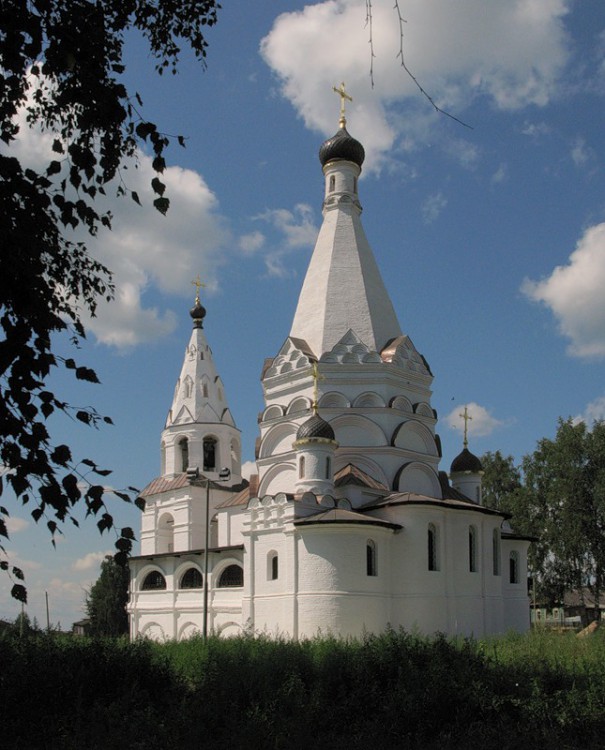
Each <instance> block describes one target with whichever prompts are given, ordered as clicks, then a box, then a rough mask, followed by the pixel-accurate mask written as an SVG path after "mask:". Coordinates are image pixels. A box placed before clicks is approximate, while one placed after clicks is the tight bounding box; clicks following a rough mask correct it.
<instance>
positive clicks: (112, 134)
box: [0, 0, 219, 601]
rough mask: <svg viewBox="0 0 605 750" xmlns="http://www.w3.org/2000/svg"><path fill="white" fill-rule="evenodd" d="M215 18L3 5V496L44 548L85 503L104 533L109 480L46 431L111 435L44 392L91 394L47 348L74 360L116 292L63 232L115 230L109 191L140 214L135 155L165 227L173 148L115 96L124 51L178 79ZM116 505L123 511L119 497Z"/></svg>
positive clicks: (177, 7)
mask: <svg viewBox="0 0 605 750" xmlns="http://www.w3.org/2000/svg"><path fill="white" fill-rule="evenodd" d="M218 7H219V6H218V4H217V3H216V1H215V0H162V2H161V3H159V2H155V1H154V0H10V2H0V139H1V142H2V147H1V149H0V236H2V241H3V252H2V254H1V256H0V329H1V332H0V337H1V338H0V383H1V397H0V462H1V464H2V466H3V468H4V473H3V478H4V484H2V479H1V478H0V494H3V495H6V494H7V493H6V489H7V487H6V485H8V487H9V488H10V489H11V490H12V492H13V493H14V495H15V496H16V497H17V499H18V500H19V501H21V502H22V503H23V504H25V505H28V507H29V508H30V509H31V515H32V517H33V518H34V520H35V521H37V522H38V521H45V522H46V525H47V526H48V529H49V531H50V533H51V535H53V537H54V535H55V534H56V533H59V532H60V528H61V524H62V523H63V522H65V521H66V520H68V519H69V520H71V521H73V523H74V524H76V525H77V520H76V518H75V517H74V514H73V511H74V506H76V505H77V504H82V503H83V504H84V505H85V507H86V511H87V514H92V515H93V516H96V517H97V525H98V527H99V530H100V531H101V532H104V531H107V530H109V529H112V528H113V527H114V520H113V517H112V515H111V514H110V513H109V511H108V508H107V506H106V503H105V494H104V489H103V486H102V485H100V484H95V483H92V482H90V481H89V479H88V474H89V473H90V472H92V474H96V475H97V476H98V477H105V476H107V475H108V474H109V473H110V472H109V471H107V470H104V469H100V468H99V467H98V466H97V465H96V464H95V462H94V461H92V460H90V459H85V460H78V459H77V458H76V457H74V456H73V452H72V449H71V448H70V446H68V445H63V444H61V445H58V444H55V443H54V442H53V440H52V437H51V435H50V432H49V428H48V419H49V417H50V416H51V415H52V414H54V413H64V414H67V415H68V416H70V417H71V418H73V419H75V420H76V421H80V422H82V423H84V424H86V425H90V426H93V427H97V426H99V425H101V424H102V423H104V422H105V423H111V420H110V418H109V417H104V416H102V415H100V414H98V413H97V412H96V411H95V410H94V409H93V408H90V407H77V406H72V405H70V404H69V403H68V402H67V401H66V400H64V399H63V398H61V397H60V396H59V395H57V394H55V393H53V392H52V391H51V390H49V388H48V386H47V381H48V379H49V376H50V375H51V373H52V372H53V371H54V370H55V368H63V369H66V370H69V371H71V373H72V374H73V375H74V376H75V378H76V379H79V380H84V381H89V382H93V383H96V382H98V379H97V376H96V374H95V372H94V371H93V370H91V369H90V368H88V367H86V366H85V365H82V364H81V363H79V362H76V360H75V359H73V358H65V357H61V356H59V355H58V353H57V350H56V340H57V335H61V336H65V335H67V336H69V337H70V338H71V341H72V343H73V344H74V346H76V347H77V345H78V343H79V342H80V341H81V340H82V339H83V338H84V337H85V330H84V327H83V325H82V320H81V312H80V311H81V310H85V311H87V312H88V313H89V314H91V315H94V313H95V309H96V305H97V301H98V300H99V299H102V298H105V299H110V298H111V297H112V292H113V289H112V284H111V275H110V273H109V271H108V269H106V268H104V267H103V266H102V265H101V264H100V263H99V262H97V261H96V260H95V259H94V258H93V257H91V255H90V254H89V253H88V251H87V249H86V246H85V245H84V244H83V243H82V242H76V241H73V240H72V239H69V231H71V230H73V229H76V228H83V229H85V230H86V231H87V232H88V233H89V234H91V235H95V234H96V233H97V231H98V229H99V228H100V227H110V226H111V216H110V215H109V214H107V213H106V214H102V213H99V211H98V210H97V209H96V208H95V198H96V197H97V196H98V195H99V194H105V192H106V190H116V191H117V193H118V194H120V195H128V194H129V193H130V197H131V198H132V199H133V200H135V201H136V202H139V200H140V199H139V196H138V195H137V194H136V193H134V192H130V191H129V190H128V186H127V185H126V184H125V183H124V182H123V180H122V178H121V173H120V168H121V166H122V165H124V163H125V161H127V160H130V159H133V158H136V153H137V149H138V148H140V147H147V148H149V149H151V151H152V153H153V168H154V170H155V171H156V173H157V174H156V176H155V177H154V178H153V180H152V182H151V188H152V190H153V192H154V193H155V196H156V197H155V200H154V205H155V207H156V208H157V209H158V210H159V211H160V212H162V213H165V212H166V210H167V209H168V205H169V204H168V198H167V197H166V196H165V194H164V193H165V185H164V184H163V183H162V181H161V179H160V177H159V176H158V175H161V173H162V172H163V170H164V168H165V158H164V154H165V149H166V147H167V146H168V143H169V139H168V137H167V136H166V135H164V134H163V133H162V132H161V131H160V130H159V129H158V127H157V126H156V125H155V124H154V123H152V122H149V121H148V120H146V119H144V118H143V116H142V114H141V108H142V102H141V99H140V97H139V95H138V94H137V93H136V92H129V91H128V90H127V88H126V86H125V84H124V81H123V73H124V69H125V66H124V43H125V39H126V36H127V35H128V33H130V32H131V31H132V30H137V31H138V32H140V34H142V36H143V37H144V38H145V40H146V41H147V43H148V46H149V49H150V51H151V54H152V55H153V57H154V58H155V67H156V70H157V71H158V72H159V73H163V72H164V71H171V72H175V71H176V66H177V63H178V61H179V56H180V53H181V48H180V45H181V44H185V45H187V46H188V47H189V48H190V49H191V50H192V51H193V53H194V55H195V56H196V57H197V58H198V59H199V60H200V61H202V62H204V59H205V55H206V39H205V35H204V34H205V29H206V28H207V27H208V26H211V25H213V24H214V23H215V22H216V12H217V8H218ZM24 128H38V129H40V130H42V131H44V132H45V133H51V134H52V137H53V143H52V151H53V153H52V156H51V157H50V158H49V159H48V162H47V163H46V165H45V166H44V167H43V168H41V169H32V168H30V167H27V166H25V165H24V164H22V163H21V162H20V161H19V160H18V159H17V158H16V157H15V155H14V152H15V149H14V147H15V146H16V145H17V144H18V141H19V136H20V131H21V130H22V129H24ZM178 140H179V142H180V143H181V145H183V139H182V138H181V137H179V139H178ZM129 489H130V490H132V488H129ZM115 494H116V495H118V497H120V498H121V499H123V500H126V501H130V500H131V496H130V494H129V493H127V492H116V493H115ZM7 515H8V508H7V507H6V504H2V505H0V536H3V537H5V538H6V537H8V534H7V528H6V523H5V517H6V516H7ZM132 540H133V533H132V530H131V529H129V528H126V529H122V530H121V532H120V533H119V534H118V539H117V542H116V546H117V549H118V555H119V556H120V557H121V558H122V561H123V558H125V556H126V555H127V554H128V552H129V551H130V549H131V545H132ZM0 553H2V558H1V559H0V568H1V569H2V570H4V571H7V572H8V573H9V575H11V577H12V579H13V582H14V586H13V591H12V593H13V596H15V597H16V598H17V599H20V600H22V601H25V599H26V591H25V588H24V586H23V584H21V583H19V582H18V581H20V580H23V574H22V572H21V571H20V570H19V569H18V568H17V567H15V566H13V567H11V566H10V565H9V562H8V559H7V558H6V554H5V550H4V547H1V546H0Z"/></svg>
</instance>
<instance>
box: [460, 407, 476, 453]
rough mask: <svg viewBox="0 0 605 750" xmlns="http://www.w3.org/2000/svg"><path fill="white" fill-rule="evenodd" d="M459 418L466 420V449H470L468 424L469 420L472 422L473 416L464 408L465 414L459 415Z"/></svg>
mask: <svg viewBox="0 0 605 750" xmlns="http://www.w3.org/2000/svg"><path fill="white" fill-rule="evenodd" d="M458 416H459V417H462V419H464V447H465V448H468V423H469V420H471V421H472V419H473V418H472V417H471V415H470V414H469V413H468V407H467V406H465V407H464V412H463V413H462V414H458Z"/></svg>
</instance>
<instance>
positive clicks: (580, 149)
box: [571, 136, 594, 167]
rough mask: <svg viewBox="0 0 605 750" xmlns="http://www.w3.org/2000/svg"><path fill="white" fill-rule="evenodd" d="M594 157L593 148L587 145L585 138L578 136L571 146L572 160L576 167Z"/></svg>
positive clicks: (581, 165)
mask: <svg viewBox="0 0 605 750" xmlns="http://www.w3.org/2000/svg"><path fill="white" fill-rule="evenodd" d="M593 159H594V153H593V151H592V149H591V148H590V147H589V146H587V145H586V141H585V140H584V138H581V137H580V136H578V137H577V138H576V139H575V140H574V142H573V143H572V146H571V160H572V161H573V163H574V164H575V165H576V167H583V166H584V165H585V164H586V163H587V162H588V161H592V160H593Z"/></svg>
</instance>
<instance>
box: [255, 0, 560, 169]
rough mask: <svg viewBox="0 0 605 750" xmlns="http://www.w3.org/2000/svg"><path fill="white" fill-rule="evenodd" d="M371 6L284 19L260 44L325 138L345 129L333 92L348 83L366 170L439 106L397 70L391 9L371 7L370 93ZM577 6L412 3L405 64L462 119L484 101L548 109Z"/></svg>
mask: <svg viewBox="0 0 605 750" xmlns="http://www.w3.org/2000/svg"><path fill="white" fill-rule="evenodd" d="M366 5H367V4H366V2H365V0H326V1H325V2H316V3H313V4H309V5H306V6H305V8H304V9H303V10H301V11H296V12H290V13H283V14H282V15H280V16H279V17H278V18H277V19H276V21H275V23H274V24H273V27H272V29H271V31H270V32H269V34H268V35H267V36H266V37H265V38H264V39H263V40H262V43H261V54H262V55H263V57H264V59H265V61H266V62H267V64H268V65H269V66H270V67H271V68H272V70H273V71H274V72H275V74H276V76H277V78H278V80H279V83H280V90H281V93H282V94H283V95H284V96H285V97H286V98H287V99H289V100H290V102H291V103H292V104H293V106H294V107H295V109H296V110H297V112H298V113H299V114H300V115H301V117H302V118H303V120H304V122H305V124H306V125H307V127H309V128H312V129H314V130H318V131H320V132H322V133H323V134H325V135H331V134H332V133H333V132H334V131H335V130H336V124H337V119H336V112H337V111H338V110H337V107H338V102H337V101H334V99H335V94H334V93H333V92H332V86H333V85H334V84H339V83H340V81H343V80H344V81H345V82H346V85H347V89H348V90H349V92H350V93H351V94H352V95H353V98H354V101H353V103H352V104H350V105H349V106H348V112H349V113H350V115H349V123H350V124H351V131H352V132H353V133H354V134H355V136H356V137H358V138H359V139H360V140H361V141H362V142H363V144H364V146H365V147H366V152H367V165H368V166H369V167H370V168H376V167H379V166H380V161H381V157H382V156H384V155H385V154H386V152H389V151H391V150H392V149H393V147H394V146H395V145H396V144H398V143H399V142H400V141H401V139H402V136H403V134H404V133H405V134H406V135H408V136H409V134H410V133H413V132H414V131H416V130H417V129H418V128H419V127H420V128H425V127H427V125H428V124H429V118H428V117H427V113H428V114H431V107H430V104H429V103H428V102H427V101H426V100H424V99H422V96H421V94H420V93H419V92H418V89H417V87H416V86H415V84H414V83H413V81H412V80H411V78H410V77H409V76H408V75H406V73H405V71H404V70H403V69H402V67H401V66H400V65H399V60H398V59H397V53H398V52H399V47H400V39H399V24H398V20H397V16H396V14H395V10H394V9H393V4H392V3H391V2H388V1H387V0H380V1H379V2H374V3H372V13H373V19H372V35H373V50H374V54H375V57H374V60H373V65H374V88H372V87H371V85H370V79H369V70H370V45H369V44H368V40H369V29H368V27H367V25H366V24H365V19H366ZM569 5H570V0H514V1H512V0H511V1H510V2H490V3H486V2H485V0H458V2H455V3H452V2H451V0H433V2H430V3H427V2H426V0H407V1H406V3H405V4H404V6H403V12H404V15H405V20H406V24H405V28H404V34H405V36H404V39H403V51H404V55H405V60H406V64H407V65H408V66H409V68H410V70H411V71H412V72H413V73H414V75H415V76H416V77H417V79H418V80H419V81H420V82H421V84H422V86H423V87H424V88H425V89H426V90H427V91H428V92H429V93H430V94H431V96H432V97H433V99H434V100H435V101H436V103H437V104H438V105H439V106H440V107H442V108H445V109H448V110H451V111H452V113H454V114H460V113H463V112H464V109H465V108H466V107H467V106H468V105H470V103H471V102H472V101H473V100H474V99H476V98H477V97H479V96H484V97H486V99H487V100H488V101H491V102H492V103H493V104H494V105H495V106H496V107H498V108H501V109H519V108H522V107H525V106H527V105H530V104H534V105H538V106H539V105H544V104H546V103H547V102H548V101H549V100H550V99H551V98H552V97H553V95H554V94H555V93H556V89H557V82H558V78H559V76H560V74H561V71H562V69H563V67H564V66H565V63H566V61H567V57H568V50H567V39H566V36H565V32H564V29H563V24H562V19H563V17H564V16H565V14H566V13H567V12H568V8H569ZM402 104H405V105H406V110H405V114H403V112H402V108H401V105H402ZM430 119H431V121H434V120H435V118H434V117H431V118H430Z"/></svg>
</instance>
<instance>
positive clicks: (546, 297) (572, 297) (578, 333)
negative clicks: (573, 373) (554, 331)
mask: <svg viewBox="0 0 605 750" xmlns="http://www.w3.org/2000/svg"><path fill="white" fill-rule="evenodd" d="M604 288H605V223H602V224H597V225H596V226H593V227H590V228H589V229H587V230H586V231H585V232H584V235H583V236H582V237H581V238H580V240H579V242H578V244H577V245H576V249H575V250H574V251H573V253H572V254H571V255H570V256H569V263H568V264H567V265H566V266H557V267H556V268H555V269H554V270H553V272H552V273H551V274H550V276H548V277H547V278H546V279H543V280H542V281H530V280H529V279H525V281H524V282H523V284H522V286H521V290H522V292H523V293H524V294H526V295H527V297H529V298H530V299H532V300H534V301H536V302H542V303H544V304H545V305H546V306H547V307H549V308H550V310H551V312H552V313H553V315H554V316H555V318H556V319H557V321H558V324H559V331H560V332H561V333H562V334H563V335H564V336H567V337H568V338H569V339H570V340H571V343H570V345H569V347H568V352H569V353H570V354H571V355H573V356H576V357H595V358H602V357H605V305H604V304H603V289H604Z"/></svg>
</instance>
